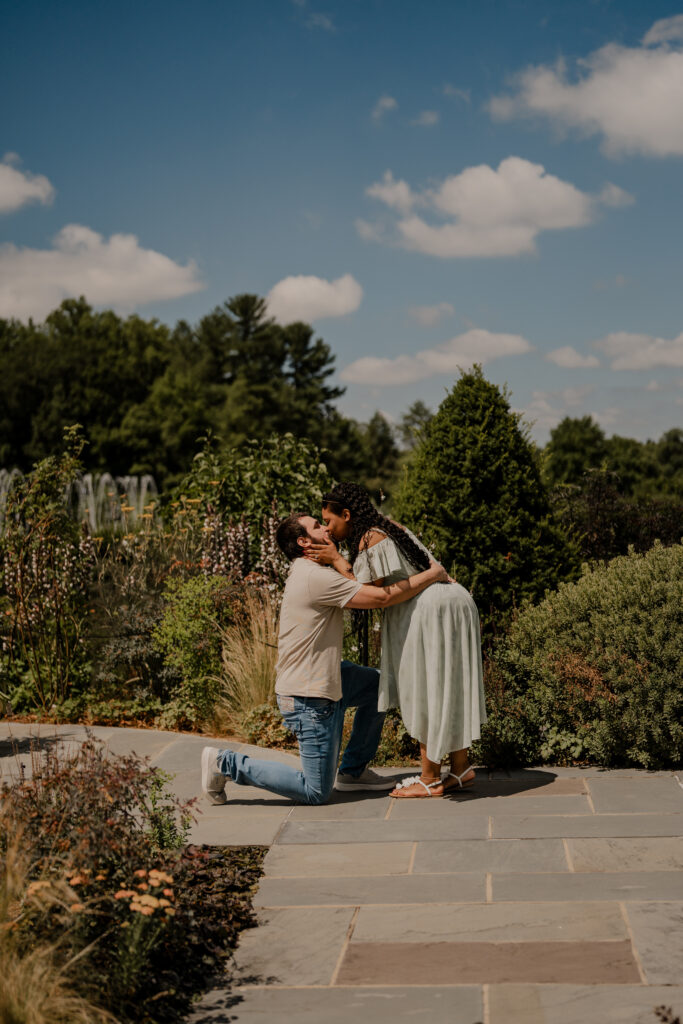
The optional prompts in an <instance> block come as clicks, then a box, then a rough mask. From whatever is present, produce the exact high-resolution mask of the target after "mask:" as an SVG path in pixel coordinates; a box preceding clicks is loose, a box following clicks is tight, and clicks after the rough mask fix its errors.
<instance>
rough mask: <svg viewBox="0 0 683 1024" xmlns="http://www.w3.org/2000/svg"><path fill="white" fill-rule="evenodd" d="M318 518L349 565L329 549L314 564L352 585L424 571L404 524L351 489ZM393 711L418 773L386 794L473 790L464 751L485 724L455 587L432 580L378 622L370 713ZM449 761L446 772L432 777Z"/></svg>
mask: <svg viewBox="0 0 683 1024" xmlns="http://www.w3.org/2000/svg"><path fill="white" fill-rule="evenodd" d="M322 518H323V520H324V522H325V524H326V525H327V528H328V532H329V534H330V536H331V538H332V539H333V540H334V541H335V542H339V541H344V542H345V544H346V546H347V548H348V550H349V558H350V563H351V564H349V563H348V562H346V561H345V560H344V559H343V557H342V556H341V555H339V554H338V553H337V554H336V555H335V554H334V553H333V552H332V550H331V549H329V550H325V549H320V550H318V551H316V552H314V557H317V558H318V559H319V560H320V561H323V562H326V563H329V564H332V565H333V566H334V568H336V569H337V570H338V571H340V572H342V573H343V574H344V575H346V576H349V577H355V578H356V579H357V580H358V582H359V583H375V584H377V585H378V586H386V585H387V584H390V583H395V582H396V581H397V580H401V579H406V578H407V577H408V576H411V575H413V573H415V572H418V571H419V570H420V569H422V568H424V567H427V566H428V564H429V559H430V558H433V556H432V555H431V554H430V552H429V551H428V550H427V548H425V547H424V545H423V544H421V543H420V541H419V540H418V539H417V537H415V536H414V534H412V533H411V532H410V530H408V529H406V528H405V527H402V526H400V525H399V524H398V523H395V522H393V521H392V520H390V519H388V518H387V517H386V516H383V515H382V514H381V513H380V512H378V511H377V509H376V508H375V507H374V505H373V504H372V502H371V500H370V496H369V494H368V492H367V491H366V490H365V488H364V487H361V486H360V485H359V484H353V483H342V484H338V485H337V486H336V487H335V488H334V489H333V490H332V491H330V493H329V494H326V495H324V496H323V510H322ZM392 707H399V708H400V710H401V717H402V718H403V722H404V725H405V727H406V730H407V732H408V733H409V734H410V735H411V736H412V737H413V738H414V739H417V740H418V741H419V744H420V755H421V759H422V773H421V775H420V776H415V777H414V778H411V779H407V780H404V782H402V783H401V784H400V785H399V786H397V787H396V789H394V790H393V792H392V793H391V796H394V797H398V798H406V797H409V798H411V797H433V796H443V795H444V793H447V792H449V791H451V790H454V789H456V790H457V789H462V788H465V787H467V786H470V785H472V783H473V782H474V779H475V773H474V770H473V769H472V767H471V765H470V764H469V761H468V748H469V747H470V745H471V743H472V741H473V740H476V739H478V738H479V736H480V726H481V724H482V723H483V722H485V721H486V710H485V706H484V685H483V671H482V659H481V639H480V630H479V614H478V612H477V606H476V605H475V603H474V601H473V600H472V597H471V596H470V594H469V593H468V591H467V590H466V589H465V588H464V587H462V586H460V584H459V583H455V582H451V583H435V584H433V585H432V586H431V587H427V589H426V590H424V591H423V592H422V593H421V594H419V595H418V596H417V597H414V598H413V599H412V600H410V601H406V602H405V603H404V604H400V605H396V606H394V607H392V608H387V609H385V611H384V615H383V620H382V655H381V664H380V687H379V702H378V710H380V711H386V710H387V709H388V708H392ZM446 756H448V758H449V769H450V770H449V771H448V773H447V774H446V775H445V777H444V778H442V776H441V762H442V760H443V759H444V758H445V757H446Z"/></svg>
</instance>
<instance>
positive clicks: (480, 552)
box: [395, 366, 578, 631]
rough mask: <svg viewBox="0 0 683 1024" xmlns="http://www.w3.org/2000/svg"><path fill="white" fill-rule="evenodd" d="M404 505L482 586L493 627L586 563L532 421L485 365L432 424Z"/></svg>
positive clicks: (482, 606)
mask: <svg viewBox="0 0 683 1024" xmlns="http://www.w3.org/2000/svg"><path fill="white" fill-rule="evenodd" d="M395 512H396V516H397V518H398V519H399V521H400V522H402V523H404V524H405V525H406V526H409V527H411V528H412V529H413V530H415V531H416V532H417V533H418V534H420V535H421V536H422V539H423V541H424V543H426V544H427V545H428V546H429V547H431V548H432V549H433V550H434V552H435V554H436V555H437V556H438V557H439V559H440V560H441V561H442V562H443V563H444V565H446V566H447V567H452V568H453V569H454V570H455V572H456V574H457V578H458V582H459V583H462V584H463V586H465V587H467V588H468V590H471V591H472V595H473V597H474V599H475V601H476V602H477V605H478V607H479V612H480V615H481V618H482V622H483V624H484V626H485V628H486V630H487V631H490V630H491V629H492V628H493V627H494V625H499V624H500V620H501V619H504V618H505V617H506V616H507V615H508V614H509V613H510V611H511V610H512V609H513V608H514V607H515V606H516V605H519V604H520V603H521V602H522V601H523V600H524V599H525V598H532V599H537V598H541V597H542V596H543V594H544V592H545V590H546V589H547V588H549V587H555V586H557V584H558V582H559V581H560V580H565V579H570V578H574V576H575V575H576V572H577V569H578V565H577V556H576V553H575V551H574V549H573V548H572V547H571V545H570V544H569V542H568V540H567V539H566V537H565V536H564V534H563V533H562V532H561V530H560V528H559V527H558V526H557V524H556V523H555V522H554V521H553V519H552V515H551V510H550V505H549V502H548V496H547V492H546V490H545V488H544V486H543V483H542V481H541V477H540V469H539V460H538V456H537V453H536V450H535V448H534V446H533V444H532V443H531V441H530V440H529V437H528V431H527V428H526V427H525V426H524V424H523V423H522V420H521V416H520V415H519V414H518V413H515V412H513V411H512V410H511V409H510V405H509V402H508V398H507V393H506V392H505V391H502V392H501V391H500V389H499V388H497V387H496V386H495V385H494V384H492V383H490V381H488V380H486V378H485V377H484V375H483V373H482V370H481V367H479V366H475V367H474V369H473V370H472V371H471V372H470V373H463V374H462V376H461V377H460V380H459V381H458V382H457V383H456V384H455V386H454V387H453V389H452V391H451V392H450V393H449V394H448V395H447V397H446V399H445V400H444V401H443V403H442V404H441V406H440V408H439V410H438V412H437V413H436V415H435V416H434V418H433V419H432V420H431V421H430V423H429V426H428V427H427V429H426V430H425V432H424V435H423V437H422V439H421V441H420V443H419V444H418V446H417V448H416V449H415V452H414V455H413V457H412V458H411V460H410V462H409V464H408V467H407V470H406V473H405V476H404V479H403V482H402V485H401V488H400V491H399V493H398V495H397V498H396V503H395Z"/></svg>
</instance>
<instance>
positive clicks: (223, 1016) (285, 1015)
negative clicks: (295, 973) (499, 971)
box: [190, 985, 483, 1024]
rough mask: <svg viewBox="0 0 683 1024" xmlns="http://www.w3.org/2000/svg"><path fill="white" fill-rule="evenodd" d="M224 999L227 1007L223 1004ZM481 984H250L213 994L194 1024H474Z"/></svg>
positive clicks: (478, 1014) (478, 1017) (196, 1014)
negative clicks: (237, 1023) (400, 1023)
mask: <svg viewBox="0 0 683 1024" xmlns="http://www.w3.org/2000/svg"><path fill="white" fill-rule="evenodd" d="M221 1003H222V1004H223V1006H222V1007H221ZM482 1003H483V1000H482V989H481V986H478V985H461V986H459V987H457V988H456V987H449V988H441V987H438V986H433V987H430V988H403V987H401V986H392V987H391V988H383V987H381V986H372V987H371V988H355V987H348V988H343V989H340V988H248V989H239V988H238V989H235V990H234V991H232V992H230V994H229V995H227V996H226V995H223V994H222V993H220V992H218V993H215V994H213V993H212V995H211V997H210V998H208V997H207V999H206V1000H205V1001H204V1003H203V1004H202V1007H201V1008H200V1009H198V1010H196V1011H195V1012H194V1014H193V1015H192V1016H191V1018H190V1021H191V1024H228V1022H233V1021H246V1022H247V1024H283V1022H285V1021H287V1022H291V1021H297V1022H301V1024H321V1022H324V1024H350V1022H352V1024H353V1022H355V1024H368V1022H369V1021H372V1024H394V1021H407V1022H409V1024H413V1022H415V1021H417V1022H418V1024H422V1022H424V1024H476V1022H481V1021H482V1020H483V1005H482Z"/></svg>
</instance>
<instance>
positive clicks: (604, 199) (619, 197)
mask: <svg viewBox="0 0 683 1024" xmlns="http://www.w3.org/2000/svg"><path fill="white" fill-rule="evenodd" d="M598 200H599V201H600V202H601V203H604V205H605V206H631V205H632V204H633V203H634V202H635V200H634V198H633V196H632V195H631V194H630V192H626V191H625V190H624V189H623V188H619V186H618V185H613V184H612V182H611V181H608V182H607V183H606V184H605V185H604V186H603V188H602V189H601V190H600V194H599V195H598Z"/></svg>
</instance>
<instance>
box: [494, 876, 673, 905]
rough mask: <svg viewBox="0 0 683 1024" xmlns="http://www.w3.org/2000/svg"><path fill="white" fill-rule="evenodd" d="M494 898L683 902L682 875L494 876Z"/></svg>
mask: <svg viewBox="0 0 683 1024" xmlns="http://www.w3.org/2000/svg"><path fill="white" fill-rule="evenodd" d="M492 887H493V899H494V900H514V901H516V902H518V903H519V902H523V901H526V900H561V901H565V900H567V901H568V900H622V901H625V900H628V901H633V900H683V875H681V874H678V873H677V872H674V871H621V872H612V873H607V872H605V871H602V872H595V873H591V874H589V873H587V872H585V873H582V874H578V873H577V874H571V873H567V874H563V875H553V874H533V875H519V874H517V875H513V874H507V875H502V874H501V875H493V876H492Z"/></svg>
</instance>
